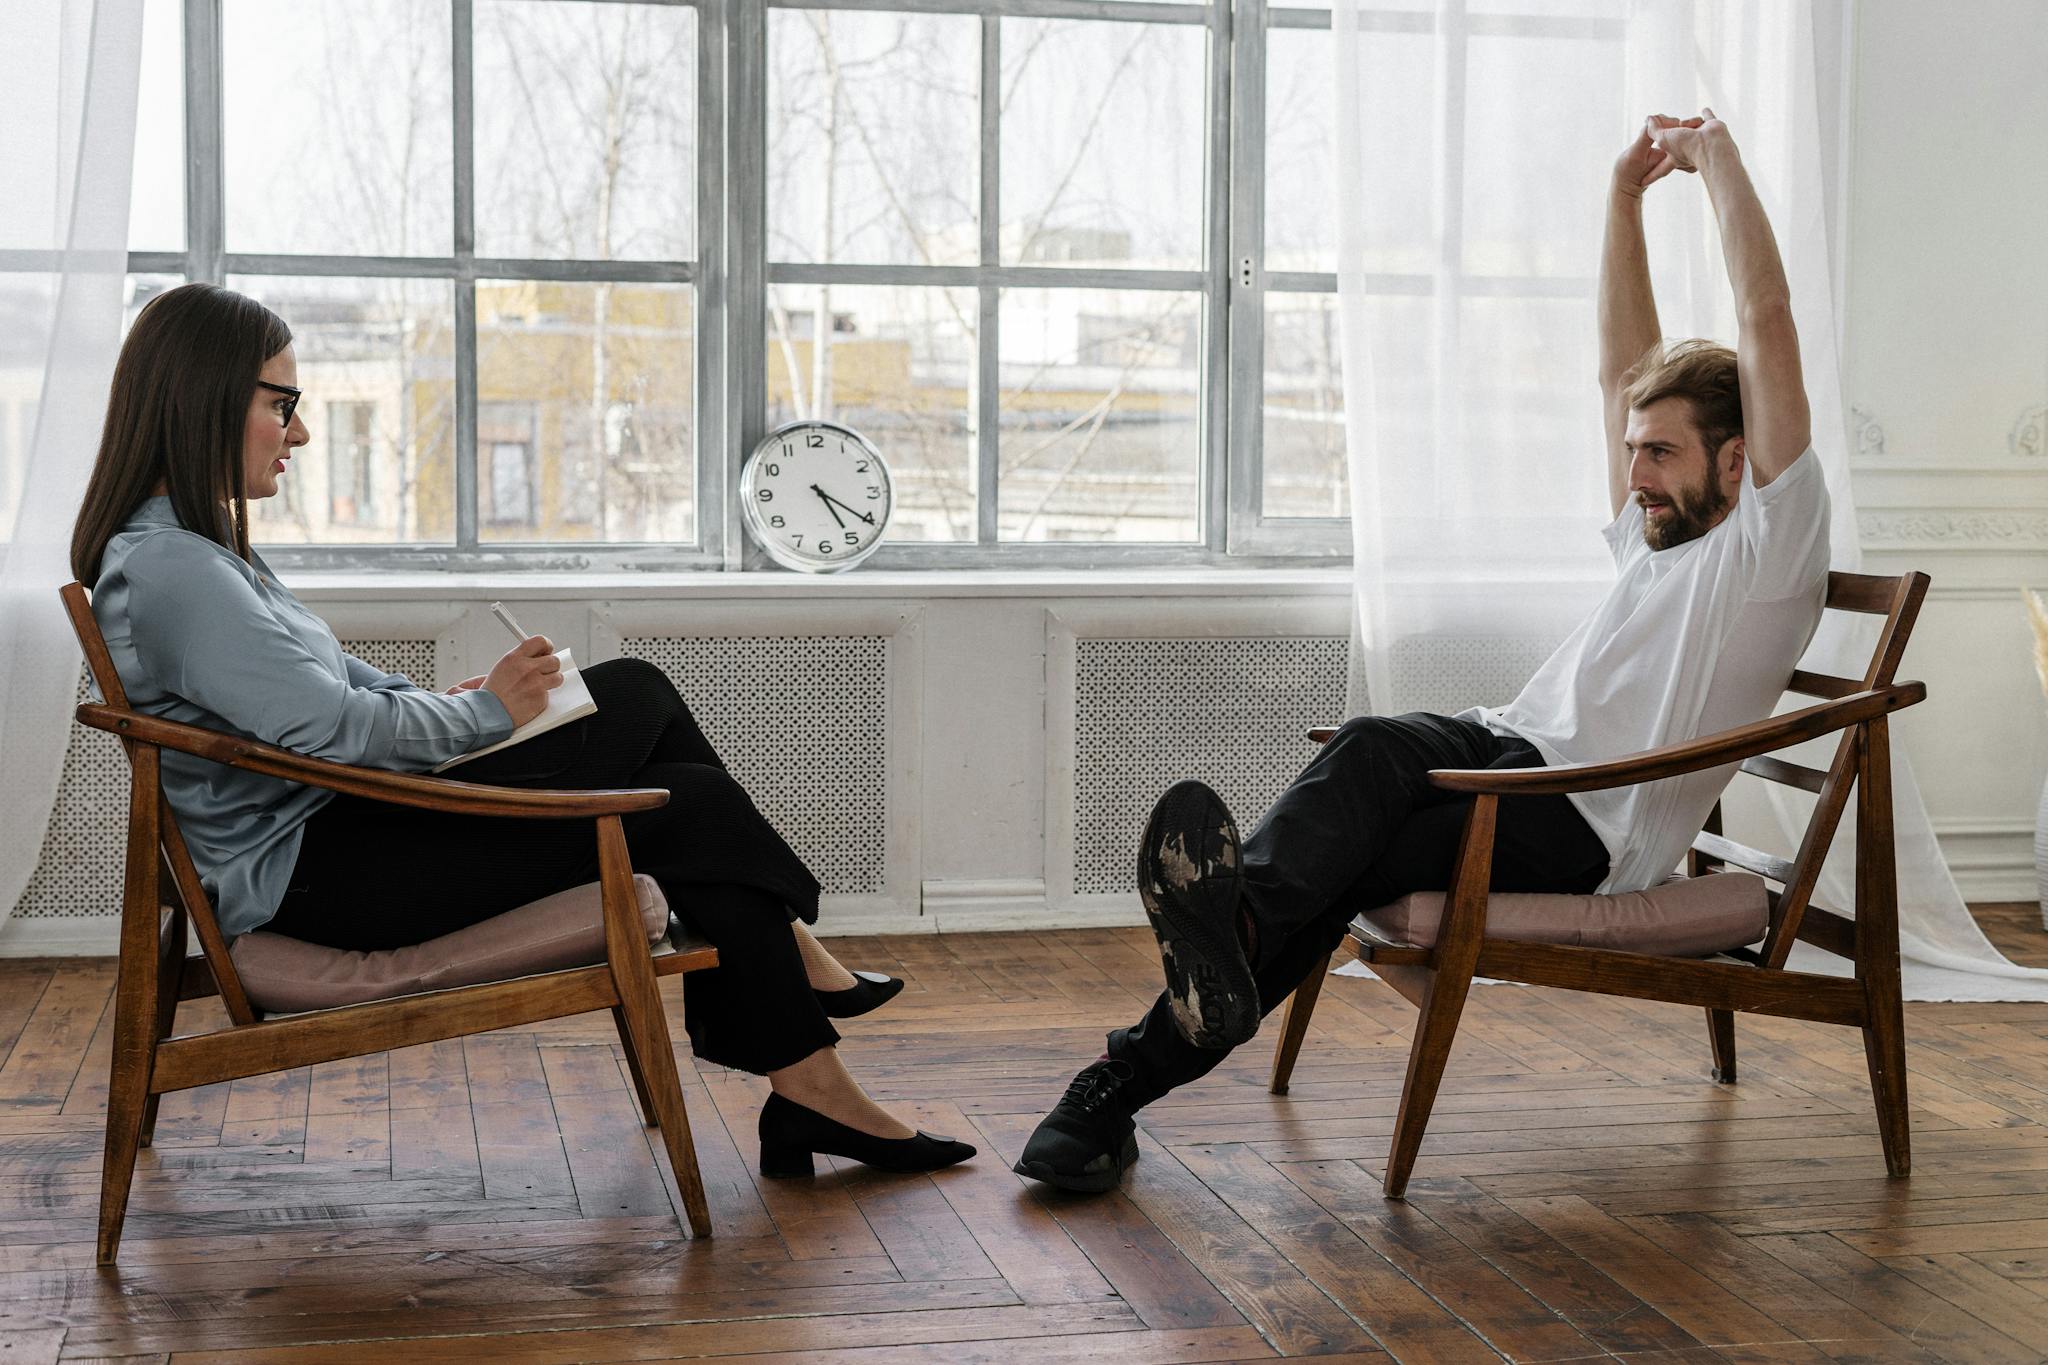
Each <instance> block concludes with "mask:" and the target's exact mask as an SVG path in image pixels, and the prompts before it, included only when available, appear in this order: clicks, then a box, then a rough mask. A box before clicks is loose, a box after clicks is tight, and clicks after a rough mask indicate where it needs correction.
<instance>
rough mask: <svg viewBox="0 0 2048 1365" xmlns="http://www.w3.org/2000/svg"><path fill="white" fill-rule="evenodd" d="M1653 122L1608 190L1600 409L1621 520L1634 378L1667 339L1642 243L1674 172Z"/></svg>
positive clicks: (1617, 167) (1625, 155)
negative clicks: (1654, 199) (1649, 206)
mask: <svg viewBox="0 0 2048 1365" xmlns="http://www.w3.org/2000/svg"><path fill="white" fill-rule="evenodd" d="M1670 122H1673V120H1668V119H1667V120H1661V121H1660V120H1657V119H1652V120H1650V122H1649V123H1646V124H1644V126H1643V130H1642V132H1640V133H1638V134H1637V135H1636V140H1635V141H1634V142H1632V143H1630V144H1629V146H1628V149H1627V150H1626V151H1624V152H1622V154H1621V155H1620V156H1619V157H1618V158H1616V160H1615V162H1614V182H1613V184H1612V186H1611V187H1610V188H1609V189H1608V191H1607V233H1606V236H1605V238H1604V239H1603V240H1602V242H1601V247H1600V411H1601V416H1602V418H1603V420H1604V421H1605V423H1606V428H1607V492H1608V496H1609V498H1610V500H1611V501H1612V503H1613V511H1614V514H1615V515H1616V516H1619V515H1621V508H1622V504H1624V503H1626V502H1627V501H1628V447H1627V446H1626V445H1625V444H1623V439H1622V438H1623V433H1625V432H1626V431H1627V430H1628V400H1627V399H1626V398H1625V397H1624V396H1623V395H1624V394H1626V393H1627V391H1628V386H1629V381H1630V380H1632V379H1634V378H1635V366H1636V364H1637V362H1639V361H1640V360H1642V358H1643V356H1644V355H1645V354H1647V353H1648V351H1649V349H1650V348H1651V347H1652V346H1655V345H1656V344H1657V343H1658V342H1659V341H1661V340H1663V335H1664V334H1663V333H1662V332H1661V331H1659V330H1658V327H1657V300H1656V298H1655V297H1654V296H1653V295H1652V294H1651V292H1650V254H1649V251H1648V249H1647V248H1646V247H1645V246H1644V244H1643V191H1644V190H1646V189H1648V188H1649V187H1650V186H1651V185H1654V184H1655V183H1656V182H1657V181H1659V180H1661V179H1663V178H1664V177H1665V176H1667V175H1669V174H1671V172H1672V171H1673V170H1674V169H1676V167H1675V165H1674V163H1673V162H1672V160H1671V158H1670V157H1669V156H1667V155H1665V154H1664V153H1663V152H1662V151H1660V150H1658V149H1657V147H1656V146H1655V145H1654V144H1653V143H1652V142H1651V135H1652V132H1653V125H1658V124H1660V123H1670Z"/></svg>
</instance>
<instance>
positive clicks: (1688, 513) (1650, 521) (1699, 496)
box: [1636, 465, 1732, 550]
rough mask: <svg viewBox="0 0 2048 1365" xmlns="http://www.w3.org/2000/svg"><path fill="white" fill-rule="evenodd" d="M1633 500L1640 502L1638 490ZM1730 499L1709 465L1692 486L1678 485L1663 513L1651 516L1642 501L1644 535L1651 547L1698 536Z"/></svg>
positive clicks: (1709, 527) (1715, 520)
mask: <svg viewBox="0 0 2048 1365" xmlns="http://www.w3.org/2000/svg"><path fill="white" fill-rule="evenodd" d="M1636 501H1637V502H1638V503H1643V495H1642V494H1641V493H1638V494H1636ZM1731 501H1732V499H1730V498H1729V496H1728V494H1727V492H1726V491H1725V490H1723V489H1722V487H1721V484H1720V481H1719V480H1717V479H1716V478H1715V477H1714V470H1713V467H1712V466H1711V465H1710V466H1708V468H1707V471H1706V473H1704V474H1703V475H1701V476H1700V481H1699V483H1698V484H1697V485H1696V486H1695V487H1692V488H1681V489H1679V490H1678V492H1677V496H1675V497H1674V498H1672V499H1671V501H1670V502H1668V503H1666V504H1665V508H1666V511H1665V514H1664V515H1663V516H1661V517H1652V516H1650V515H1649V514H1648V507H1647V504H1645V505H1644V506H1645V511H1644V518H1643V539H1644V541H1646V542H1647V543H1648V544H1649V547H1650V548H1651V549H1653V550H1668V549H1670V548H1671V547H1672V546H1674V545H1683V544H1685V542H1687V541H1688V540H1698V539H1699V538H1700V537H1701V536H1703V535H1705V534H1706V533H1707V532H1708V531H1711V530H1712V529H1713V528H1714V526H1715V525H1716V524H1717V523H1718V522H1719V521H1720V520H1721V518H1722V517H1723V516H1724V515H1725V514H1726V513H1727V511H1728V506H1729V503H1730V502H1731Z"/></svg>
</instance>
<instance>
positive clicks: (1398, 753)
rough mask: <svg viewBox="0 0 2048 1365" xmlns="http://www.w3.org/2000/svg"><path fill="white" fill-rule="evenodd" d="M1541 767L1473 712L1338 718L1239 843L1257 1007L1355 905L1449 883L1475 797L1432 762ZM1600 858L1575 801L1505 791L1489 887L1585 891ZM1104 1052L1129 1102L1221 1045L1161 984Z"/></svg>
mask: <svg viewBox="0 0 2048 1365" xmlns="http://www.w3.org/2000/svg"><path fill="white" fill-rule="evenodd" d="M1542 764H1543V758H1542V755H1540V754H1539V753H1537V751H1536V749H1535V747H1534V746H1533V745H1531V744H1530V743H1529V742H1528V741H1526V740H1523V739H1518V738H1514V737H1510V736H1504V735H1497V734H1495V733H1494V732H1493V731H1491V730H1489V729H1487V728H1486V727H1485V726H1483V725H1480V724H1478V723H1476V722H1474V721H1467V720H1457V719H1454V718H1452V717H1449V716H1437V715H1430V714H1428V713H1426V712H1416V713H1414V714H1411V715H1405V716H1361V717H1358V718H1357V719H1355V720H1351V721H1347V722H1345V724H1344V726H1343V728H1341V729H1339V730H1338V731H1337V734H1336V737H1335V738H1333V739H1332V740H1331V741H1330V742H1329V743H1328V744H1326V745H1324V746H1323V750H1322V752H1321V753H1319V754H1317V755H1316V757H1315V759H1314V761H1313V762H1311V763H1310V764H1309V765H1308V767H1307V768H1306V769H1304V770H1303V771H1302V774H1301V776H1299V777H1297V778H1295V779H1294V782H1293V783H1292V784H1291V785H1290V786H1289V787H1288V788H1287V790H1286V791H1284V792H1282V793H1281V794H1280V799H1279V800H1277V801H1275V802H1274V803H1273V808H1272V809H1271V810H1269V811H1267V812H1266V817H1265V818H1264V819H1263V820H1261V821H1260V822H1259V825H1258V828H1257V829H1255V830H1253V831H1252V832H1251V834H1250V835H1249V836H1248V837H1247V838H1246V839H1245V843H1244V883H1245V889H1244V894H1245V904H1246V908H1247V909H1248V910H1249V912H1250V916H1251V920H1252V923H1253V927H1254V929H1255V931H1256V933H1257V939H1258V942H1257V957H1256V959H1255V960H1254V961H1253V963H1252V974H1253V978H1254V980H1256V982H1257V983H1258V988H1259V1004H1260V1006H1261V1007H1262V1008H1263V1009H1266V1010H1271V1009H1272V1008H1273V1007H1274V1006H1276V1005H1278V1004H1279V1003H1280V1002H1281V1001H1283V1000H1285V999H1286V998H1287V997H1288V996H1289V995H1291V994H1293V992H1294V988H1295V987H1296V986H1298V985H1300V984H1301V980H1302V978H1303V977H1305V976H1306V975H1308V973H1309V972H1310V971H1311V970H1312V969H1313V968H1314V967H1315V966H1316V964H1318V963H1319V962H1321V961H1322V960H1323V958H1324V956H1325V955H1326V954H1328V953H1329V952H1330V951H1331V950H1332V949H1333V948H1335V947H1336V946H1337V944H1338V943H1339V942H1341V941H1342V939H1343V937H1344V929H1345V926H1346V925H1348V924H1349V923H1350V922H1351V920H1352V917H1353V916H1354V915H1356V914H1357V913H1358V912H1359V911H1361V910H1369V909H1371V908H1373V907H1374V906H1379V905H1385V904H1387V903H1388V902H1390V901H1395V900H1399V899H1400V898H1401V897H1402V896H1405V895H1407V894H1408V893H1409V892H1411V891H1435V890H1442V889H1443V888H1444V887H1446V886H1447V885H1448V884H1449V882H1450V874H1451V865H1452V863H1453V861H1454V860H1455V859H1456V857H1457V852H1458V837H1459V835H1460V834H1461V833H1462V832H1463V830H1464V827H1465V816H1466V814H1467V813H1468V812H1469V811H1470V810H1471V808H1472V798H1471V797H1469V796H1461V795H1460V794H1458V793H1456V792H1447V791H1442V790H1440V789H1438V788H1436V787H1433V786H1431V785H1430V782H1429V776H1428V774H1429V771H1430V770H1431V769H1432V768H1536V767H1541V766H1542ZM1607 865H1608V855H1607V849H1606V847H1605V846H1604V845H1603V844H1602V843H1601V842H1600V839H1599V836H1597V835H1595V834H1594V833H1593V830H1592V828H1591V827H1590V826H1588V825H1587V824H1586V822H1585V820H1584V818H1583V817H1581V816H1580V815H1579V812H1578V809H1577V807H1575V806H1573V805H1572V803H1571V801H1570V799H1569V798H1567V797H1563V796H1509V797H1503V798H1502V799H1501V802H1500V807H1499V811H1498V814H1497V817H1496V820H1495V828H1494V844H1493V877H1492V883H1491V884H1492V886H1493V888H1494V889H1495V890H1498V891H1563V892H1581V893H1583V892H1588V891H1592V890H1593V889H1594V888H1596V887H1597V886H1599V884H1600V883H1601V882H1602V881H1603V880H1605V878H1606V876H1607ZM1109 1055H1110V1056H1111V1057H1114V1058H1116V1059H1118V1060H1120V1061H1125V1062H1129V1063H1130V1064H1131V1066H1132V1068H1133V1069H1134V1070H1135V1071H1136V1072H1137V1077H1136V1080H1135V1083H1134V1085H1133V1087H1132V1091H1131V1098H1132V1100H1133V1101H1134V1102H1135V1103H1137V1104H1139V1105H1143V1104H1149V1103H1151V1102H1152V1101H1153V1100H1156V1099H1158V1098H1159V1097H1160V1096H1162V1095H1164V1094H1166V1093H1167V1092H1168V1091H1169V1090H1172V1089H1174V1088H1176V1087H1178V1086H1182V1085H1186V1084H1187V1083H1188V1082H1190V1081H1193V1080H1196V1079H1198V1078H1199V1077H1201V1076H1203V1075H1206V1074H1207V1073H1208V1072H1209V1071H1210V1069H1211V1068H1213V1067H1214V1066H1215V1065H1216V1064H1217V1063H1218V1062H1220V1061H1222V1060H1223V1058H1224V1057H1225V1056H1226V1055H1227V1049H1220V1048H1199V1047H1196V1046H1195V1045H1194V1044H1193V1043H1190V1042H1188V1041H1187V1039H1185V1038H1183V1037H1182V1036H1181V1035H1180V1031H1179V1030H1178V1029H1176V1028H1175V1027H1174V1026H1173V1016H1172V1012H1171V1009H1170V1007H1169V1005H1168V1002H1167V998H1166V996H1165V995H1164V994H1163V993H1162V994H1161V995H1160V997H1159V999H1158V1000H1157V1001H1155V1002H1154V1003H1153V1005H1152V1008H1151V1009H1150V1010H1149V1011H1147V1013H1146V1015H1145V1017H1144V1018H1143V1019H1141V1020H1140V1021H1139V1022H1138V1023H1136V1024H1134V1025H1132V1026H1131V1027H1129V1028H1123V1029H1117V1030H1115V1031H1114V1032H1112V1033H1111V1034H1110V1035H1109Z"/></svg>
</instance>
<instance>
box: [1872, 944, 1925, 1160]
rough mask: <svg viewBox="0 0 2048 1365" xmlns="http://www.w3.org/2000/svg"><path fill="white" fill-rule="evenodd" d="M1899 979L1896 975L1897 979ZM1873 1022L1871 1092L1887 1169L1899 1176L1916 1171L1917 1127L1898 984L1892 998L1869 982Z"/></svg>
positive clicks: (1904, 1020) (1904, 1021)
mask: <svg viewBox="0 0 2048 1365" xmlns="http://www.w3.org/2000/svg"><path fill="white" fill-rule="evenodd" d="M1894 980H1896V978H1894ZM1866 992H1867V994H1866V996H1865V1001H1866V1005H1867V1007H1868V1009H1869V1011H1870V1015H1869V1018H1870V1022H1869V1023H1867V1024H1865V1025H1864V1026H1863V1058H1864V1061H1865V1062H1866V1063H1868V1065H1869V1067H1870V1092H1871V1096H1872V1098H1874V1099H1875V1100H1876V1102H1877V1134H1878V1139H1879V1141H1881V1142H1882V1143H1883V1144H1884V1168H1885V1170H1886V1171H1887V1172H1888V1173H1890V1174H1892V1175H1895V1176H1902V1175H1910V1174H1912V1172H1913V1126H1912V1121H1911V1120H1910V1119H1909V1118H1908V1116H1907V1110H1906V1019H1905V1010H1904V1009H1903V1008H1902V1007H1901V1005H1900V1004H1899V996H1898V988H1897V987H1896V986H1894V987H1893V988H1892V992H1891V995H1890V998H1889V999H1886V998H1884V995H1883V993H1882V992H1880V991H1876V990H1870V989H1869V988H1868V986H1867V985H1866Z"/></svg>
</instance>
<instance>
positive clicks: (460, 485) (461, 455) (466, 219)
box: [449, 0, 478, 550]
mask: <svg viewBox="0 0 2048 1365" xmlns="http://www.w3.org/2000/svg"><path fill="white" fill-rule="evenodd" d="M449 5H450V12H449V50H450V53H451V55H452V59H453V63H452V64H453V68H454V69H453V72H452V75H453V78H454V82H455V93H454V99H453V101H452V106H453V112H454V118H453V123H454V134H455V146H454V148H453V151H454V166H455V204H454V210H455V222H454V230H455V243H454V246H455V284H454V288H455V548H456V549H458V550H474V549H475V548H476V547H477V543H478V537H477V449H476V444H477V430H476V427H477V421H476V405H477V360H476V138H475V137H474V136H473V132H474V129H475V127H476V62H475V55H476V54H475V37H476V30H475V23H474V19H475V14H474V5H473V3H472V0H449Z"/></svg>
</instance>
